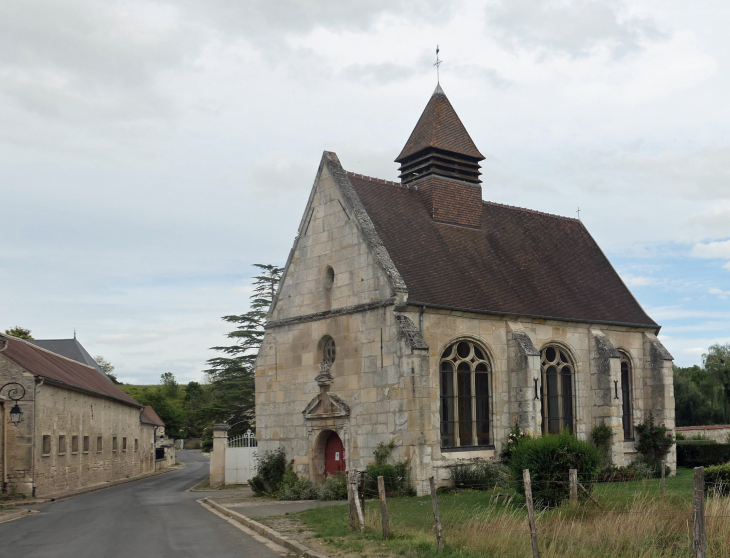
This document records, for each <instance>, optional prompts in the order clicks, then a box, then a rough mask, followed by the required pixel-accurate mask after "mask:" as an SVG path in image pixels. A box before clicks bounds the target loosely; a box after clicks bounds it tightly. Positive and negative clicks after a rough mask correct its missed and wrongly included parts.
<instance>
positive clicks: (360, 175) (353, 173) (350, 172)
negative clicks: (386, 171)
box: [345, 171, 418, 190]
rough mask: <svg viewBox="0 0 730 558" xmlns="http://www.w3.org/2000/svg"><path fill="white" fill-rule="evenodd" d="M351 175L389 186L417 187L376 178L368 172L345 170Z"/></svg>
mask: <svg viewBox="0 0 730 558" xmlns="http://www.w3.org/2000/svg"><path fill="white" fill-rule="evenodd" d="M345 172H346V173H347V174H348V175H349V176H356V177H357V178H363V179H365V180H368V181H370V182H377V183H379V184H385V185H387V186H398V187H400V188H406V189H411V190H412V189H416V190H418V188H417V187H415V188H411V187H410V186H409V185H408V184H403V183H402V182H395V181H394V180H386V179H384V178H376V177H375V176H368V175H366V174H360V173H357V172H352V171H345Z"/></svg>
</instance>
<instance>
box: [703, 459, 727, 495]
mask: <svg viewBox="0 0 730 558" xmlns="http://www.w3.org/2000/svg"><path fill="white" fill-rule="evenodd" d="M705 492H709V493H710V494H713V493H714V494H716V495H718V496H728V495H730V463H724V464H723V465H714V466H712V467H707V469H705Z"/></svg>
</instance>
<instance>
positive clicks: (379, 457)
mask: <svg viewBox="0 0 730 558" xmlns="http://www.w3.org/2000/svg"><path fill="white" fill-rule="evenodd" d="M393 448H395V440H391V441H390V442H388V443H387V444H384V443H383V442H378V445H377V446H375V449H374V450H373V457H375V464H376V465H385V464H386V463H387V462H388V458H389V457H390V454H391V453H393Z"/></svg>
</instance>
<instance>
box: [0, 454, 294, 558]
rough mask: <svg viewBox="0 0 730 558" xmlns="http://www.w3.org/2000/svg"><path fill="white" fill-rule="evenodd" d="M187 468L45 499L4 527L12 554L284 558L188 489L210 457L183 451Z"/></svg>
mask: <svg viewBox="0 0 730 558" xmlns="http://www.w3.org/2000/svg"><path fill="white" fill-rule="evenodd" d="M177 458H178V461H181V462H184V463H186V465H187V466H186V467H184V468H182V469H180V470H178V471H173V472H170V473H166V474H164V475H158V476H155V477H151V478H148V479H145V480H141V481H136V482H131V483H128V484H123V485H120V486H116V487H113V488H107V489H105V490H99V491H97V492H91V493H89V494H84V495H81V496H76V497H73V498H69V499H67V500H61V501H58V502H52V503H49V504H45V505H43V506H41V507H39V508H38V509H39V510H40V511H41V513H40V514H37V515H33V516H30V517H25V518H23V519H19V520H16V521H9V522H7V523H1V524H0V556H2V557H6V556H7V557H8V558H11V557H12V558H67V557H68V558H168V557H170V558H172V557H175V558H183V557H196V558H198V557H205V558H229V557H230V558H233V557H235V558H242V557H245V558H280V557H279V555H278V554H276V553H275V552H273V551H272V550H270V549H269V548H268V547H266V546H264V545H263V544H261V543H259V542H257V541H256V540H254V539H252V538H251V537H249V536H248V535H246V534H245V533H243V532H242V531H240V530H239V529H237V528H236V527H234V526H233V525H231V524H230V523H228V522H227V521H225V520H224V519H222V518H221V517H219V516H217V515H215V514H213V513H211V512H210V511H208V510H207V509H205V508H203V506H201V505H200V504H198V503H197V502H196V500H198V499H200V498H202V497H204V496H205V493H201V492H186V490H187V489H188V488H190V487H191V486H193V485H194V484H195V483H196V482H198V481H199V480H201V479H203V478H204V477H205V476H206V475H207V474H208V467H209V461H208V460H207V459H206V458H205V457H203V456H201V455H200V454H199V453H197V452H193V451H179V452H177Z"/></svg>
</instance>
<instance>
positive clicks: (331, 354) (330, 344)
mask: <svg viewBox="0 0 730 558" xmlns="http://www.w3.org/2000/svg"><path fill="white" fill-rule="evenodd" d="M336 356H337V349H336V347H335V340H334V339H332V338H331V337H329V336H327V337H325V339H324V344H323V346H322V360H323V361H324V362H326V363H327V364H329V365H332V364H334V362H335V357H336Z"/></svg>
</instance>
